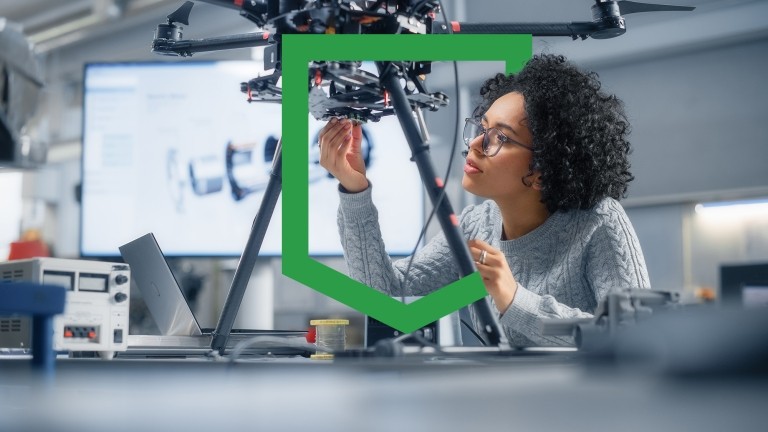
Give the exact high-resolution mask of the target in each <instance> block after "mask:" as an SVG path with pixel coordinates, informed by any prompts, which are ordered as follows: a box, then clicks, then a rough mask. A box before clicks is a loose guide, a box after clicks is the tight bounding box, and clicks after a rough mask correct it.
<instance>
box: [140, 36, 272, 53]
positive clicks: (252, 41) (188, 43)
mask: <svg viewBox="0 0 768 432" xmlns="http://www.w3.org/2000/svg"><path fill="white" fill-rule="evenodd" d="M274 43H275V40H274V39H273V38H272V37H271V34H270V33H269V32H256V33H246V34H237V35H230V36H220V37H213V38H207V39H188V40H172V39H163V38H156V39H155V40H154V41H152V52H155V53H158V54H168V55H179V56H182V57H186V56H191V55H192V54H194V53H197V52H205V51H219V50H225V49H234V48H247V47H257V46H265V45H271V44H274Z"/></svg>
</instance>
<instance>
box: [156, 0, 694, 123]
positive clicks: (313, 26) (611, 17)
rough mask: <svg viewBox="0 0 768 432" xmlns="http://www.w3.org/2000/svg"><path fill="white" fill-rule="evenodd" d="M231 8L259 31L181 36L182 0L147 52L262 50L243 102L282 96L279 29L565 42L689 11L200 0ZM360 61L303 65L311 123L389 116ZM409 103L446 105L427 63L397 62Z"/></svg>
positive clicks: (423, 0)
mask: <svg viewBox="0 0 768 432" xmlns="http://www.w3.org/2000/svg"><path fill="white" fill-rule="evenodd" d="M202 1H203V2H205V3H210V4H214V5H217V6H222V7H226V8H230V9H234V10H237V11H238V12H239V13H240V15H241V16H243V17H244V18H246V19H248V20H249V21H251V22H253V23H254V24H255V25H256V26H257V27H258V29H259V30H258V31H256V32H253V33H246V34H239V35H229V36H222V37H214V38H207V39H188V40H185V39H183V35H182V30H183V28H182V27H181V26H180V24H184V25H189V16H190V12H191V11H192V8H193V6H194V3H193V2H191V1H187V2H185V3H184V4H183V5H182V6H181V7H180V8H178V9H177V10H176V11H174V12H173V13H171V14H170V15H168V16H167V22H166V23H162V24H159V25H158V27H157V30H156V32H155V38H154V40H153V43H152V50H153V51H154V52H156V53H159V54H165V55H173V56H183V57H186V56H191V55H193V54H194V53H197V52H205V51H217V50H223V49H233V48H243V47H258V46H263V47H265V52H264V70H274V72H272V73H271V74H269V75H266V76H260V77H257V78H253V79H251V80H249V81H247V82H243V83H241V86H240V87H241V91H242V92H243V93H245V94H247V100H248V101H249V102H257V101H258V102H273V103H279V102H281V100H282V90H281V88H280V87H279V85H278V81H279V79H280V77H281V62H280V59H281V50H280V40H281V35H283V34H441V33H442V34H445V33H457V34H531V35H532V36H568V37H571V38H572V39H574V40H576V39H581V40H584V39H587V38H589V37H591V38H593V39H608V38H613V37H617V36H620V35H622V34H624V33H625V32H626V25H625V20H624V15H629V14H633V13H639V12H658V11H691V10H693V9H694V8H693V7H689V6H669V5H659V4H649V3H639V2H633V1H625V0H620V1H612V0H595V4H594V5H592V7H591V10H592V21H589V22H570V23H483V24H476V23H459V22H450V23H449V22H441V21H437V20H436V17H437V16H438V14H439V12H440V2H439V1H437V0H357V1H355V0H202ZM360 66H361V62H312V63H311V64H310V65H309V69H308V76H307V82H308V89H309V99H310V112H311V114H312V115H313V117H314V118H315V119H317V120H329V119H330V118H333V117H345V118H350V119H352V120H355V121H358V122H366V121H374V122H375V121H379V120H380V119H381V117H383V116H388V115H393V114H395V112H394V109H393V108H392V106H391V103H390V98H389V94H388V92H387V90H385V89H384V88H383V87H382V85H381V84H380V82H379V81H380V80H379V77H378V76H377V75H376V74H374V73H371V72H368V71H365V70H363V69H362V68H361V67H360ZM397 67H398V69H399V75H400V78H401V81H402V82H404V85H403V87H404V91H405V93H406V98H407V100H408V103H409V104H410V106H411V107H412V109H413V111H414V112H415V113H416V114H417V116H418V117H420V118H421V111H422V110H423V109H427V110H430V111H437V110H438V109H440V108H442V107H445V106H447V105H448V103H449V100H448V97H447V96H446V95H445V94H444V93H441V92H435V93H429V92H428V91H427V90H426V87H425V83H424V81H425V78H424V77H425V76H426V75H427V74H428V73H430V72H431V64H430V62H406V63H400V64H398V65H397Z"/></svg>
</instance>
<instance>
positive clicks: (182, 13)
mask: <svg viewBox="0 0 768 432" xmlns="http://www.w3.org/2000/svg"><path fill="white" fill-rule="evenodd" d="M194 5H195V4H194V3H193V2H191V1H187V2H184V4H183V5H181V7H180V8H178V9H176V10H175V11H173V13H171V14H170V15H168V24H173V23H182V24H184V25H189V13H190V12H192V6H194Z"/></svg>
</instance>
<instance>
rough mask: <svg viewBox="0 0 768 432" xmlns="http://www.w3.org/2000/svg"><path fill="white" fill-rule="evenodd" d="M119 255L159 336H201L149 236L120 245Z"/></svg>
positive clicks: (154, 240)
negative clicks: (127, 268)
mask: <svg viewBox="0 0 768 432" xmlns="http://www.w3.org/2000/svg"><path fill="white" fill-rule="evenodd" d="M120 254H121V255H122V256H123V260H125V262H126V263H127V264H128V265H130V266H131V279H132V280H133V281H134V283H135V284H136V287H137V288H138V289H139V291H140V292H141V295H142V297H144V301H145V303H146V304H147V308H149V312H150V313H151V314H152V317H153V318H154V319H155V322H156V323H157V327H158V328H159V329H160V333H161V334H162V335H165V336H200V335H202V334H203V333H202V331H201V330H200V325H199V324H198V322H197V320H196V319H195V315H194V314H193V313H192V309H190V307H189V303H187V299H186V297H184V292H183V291H182V290H181V286H179V283H178V282H177V281H176V278H175V277H174V276H173V272H171V268H170V266H168V262H167V261H166V260H165V256H164V255H163V252H162V250H160V245H158V244H157V240H156V239H155V236H154V235H153V234H152V233H149V234H145V235H143V236H141V237H139V238H137V239H136V240H133V241H131V242H129V243H126V244H124V245H122V246H120Z"/></svg>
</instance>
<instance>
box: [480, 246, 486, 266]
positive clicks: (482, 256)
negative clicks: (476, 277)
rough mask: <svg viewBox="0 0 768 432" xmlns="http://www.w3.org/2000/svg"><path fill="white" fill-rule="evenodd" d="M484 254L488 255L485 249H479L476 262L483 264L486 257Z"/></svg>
mask: <svg viewBox="0 0 768 432" xmlns="http://www.w3.org/2000/svg"><path fill="white" fill-rule="evenodd" d="M486 255H488V252H487V251H486V250H485V249H483V250H481V251H480V259H479V260H478V262H479V263H480V264H482V265H485V257H486Z"/></svg>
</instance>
